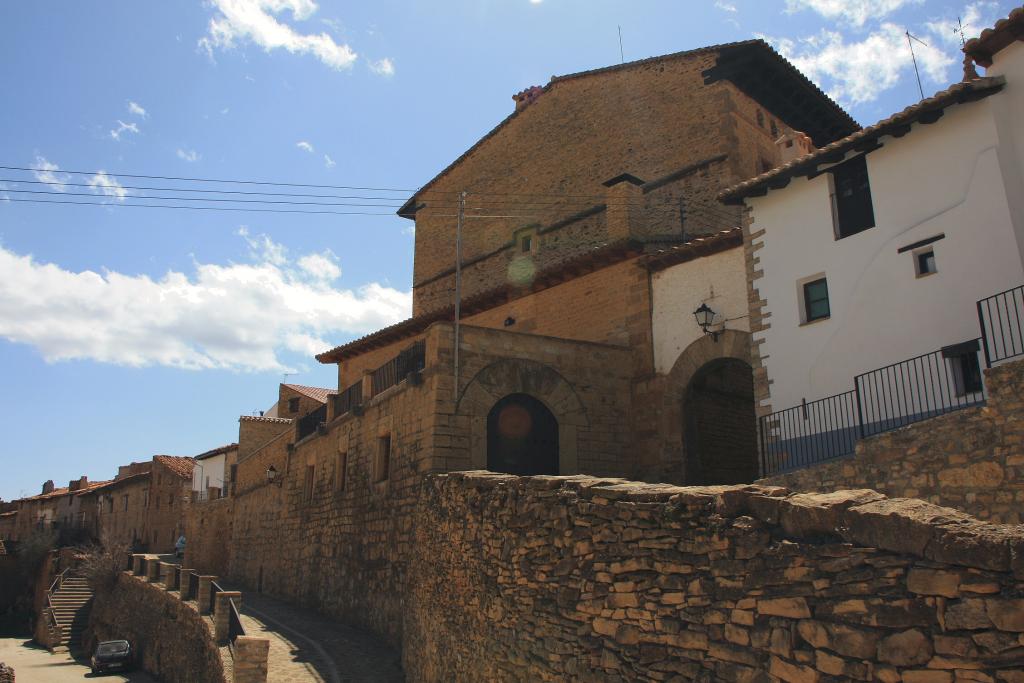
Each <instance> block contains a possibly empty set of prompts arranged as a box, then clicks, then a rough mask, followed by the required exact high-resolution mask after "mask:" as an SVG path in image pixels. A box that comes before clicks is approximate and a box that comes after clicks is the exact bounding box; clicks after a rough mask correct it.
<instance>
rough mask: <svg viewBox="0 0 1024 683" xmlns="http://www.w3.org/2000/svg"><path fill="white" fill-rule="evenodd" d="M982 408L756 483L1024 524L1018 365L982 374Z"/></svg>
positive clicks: (1023, 412) (1022, 375)
mask: <svg viewBox="0 0 1024 683" xmlns="http://www.w3.org/2000/svg"><path fill="white" fill-rule="evenodd" d="M985 386H986V388H987V389H988V394H989V398H988V402H987V405H986V406H985V407H981V408H969V409H966V410H960V411H957V412H954V413H949V414H947V415H943V416H941V417H937V418H933V419H931V420H926V421H924V422H919V423H917V424H914V425H911V426H909V427H904V428H903V429H899V430H896V431H892V432H888V433H886V434H881V435H879V436H874V437H870V438H867V439H863V440H861V441H860V442H859V443H858V444H857V451H856V453H855V454H854V455H853V456H852V457H849V458H843V459H841V460H837V461H834V462H830V463H826V464H823V465H817V466H815V467H809V468H807V469H803V470H798V471H795V472H790V473H788V474H782V475H778V476H774V477H769V478H767V479H764V480H763V481H762V482H761V483H765V484H775V485H779V486H786V487H789V488H791V489H793V490H797V491H833V490H836V489H841V488H872V489H875V490H878V491H881V492H883V493H885V494H887V495H890V496H905V497H908V498H922V499H925V500H928V501H931V502H933V503H936V504H939V505H946V506H949V507H954V508H957V509H959V510H964V511H965V512H968V513H970V514H972V515H974V516H975V517H978V518H979V519H987V520H991V521H993V522H1002V523H1004V524H1020V523H1021V522H1024V361H1015V362H1012V363H1006V364H1004V365H1001V366H999V367H995V368H992V369H991V370H986V371H985Z"/></svg>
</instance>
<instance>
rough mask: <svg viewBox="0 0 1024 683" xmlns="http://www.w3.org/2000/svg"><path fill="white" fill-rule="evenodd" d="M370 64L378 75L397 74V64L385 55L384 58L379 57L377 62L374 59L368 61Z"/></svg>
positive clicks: (371, 68) (371, 69)
mask: <svg viewBox="0 0 1024 683" xmlns="http://www.w3.org/2000/svg"><path fill="white" fill-rule="evenodd" d="M368 64H369V66H370V71H372V72H373V73H375V74H377V75H378V76H394V75H395V65H394V63H393V62H392V61H391V60H390V59H389V58H387V57H385V58H384V59H378V60H377V61H375V62H374V61H371V62H368Z"/></svg>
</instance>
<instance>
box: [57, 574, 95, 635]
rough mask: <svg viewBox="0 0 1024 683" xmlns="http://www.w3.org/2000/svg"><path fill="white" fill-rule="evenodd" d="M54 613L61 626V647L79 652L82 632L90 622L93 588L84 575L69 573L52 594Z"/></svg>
mask: <svg viewBox="0 0 1024 683" xmlns="http://www.w3.org/2000/svg"><path fill="white" fill-rule="evenodd" d="M50 605H51V606H52V607H53V615H54V617H55V618H56V620H57V623H58V624H59V625H60V627H61V636H60V647H62V648H67V649H68V651H70V652H77V651H79V650H80V649H81V646H82V632H83V631H84V630H85V627H86V626H87V625H88V623H89V610H90V609H91V607H92V590H91V589H90V588H89V584H88V582H87V581H86V580H85V578H84V577H81V576H75V575H73V574H72V575H69V576H66V577H65V578H64V580H63V581H62V582H61V585H60V588H58V589H57V590H55V591H53V593H51V595H50Z"/></svg>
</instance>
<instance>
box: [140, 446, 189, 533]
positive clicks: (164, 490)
mask: <svg viewBox="0 0 1024 683" xmlns="http://www.w3.org/2000/svg"><path fill="white" fill-rule="evenodd" d="M194 465H195V461H194V460H193V459H192V458H190V457H184V456H177V455H154V456H153V469H152V471H151V472H150V479H149V486H150V489H149V491H150V492H149V503H150V505H149V509H148V510H147V514H146V526H145V534H146V535H145V540H146V543H147V546H148V548H147V549H148V550H149V552H151V553H169V552H171V551H172V550H174V542H175V541H177V540H178V537H179V536H181V535H182V533H184V531H185V508H186V507H187V505H188V504H189V502H190V501H191V499H192V468H193V466H194Z"/></svg>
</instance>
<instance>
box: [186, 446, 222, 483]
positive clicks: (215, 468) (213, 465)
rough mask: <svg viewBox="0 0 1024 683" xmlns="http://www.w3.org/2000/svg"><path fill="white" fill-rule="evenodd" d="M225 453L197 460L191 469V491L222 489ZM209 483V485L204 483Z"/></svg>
mask: <svg viewBox="0 0 1024 683" xmlns="http://www.w3.org/2000/svg"><path fill="white" fill-rule="evenodd" d="M226 457H227V454H226V453H221V454H220V455H214V456H212V457H209V458H203V459H202V460H197V461H196V464H195V467H193V468H192V490H193V491H205V490H206V487H207V486H213V487H216V488H219V489H223V488H224V461H225V458H226ZM207 481H209V484H207V483H206V482H207Z"/></svg>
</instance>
